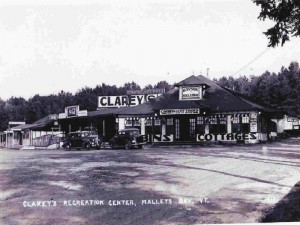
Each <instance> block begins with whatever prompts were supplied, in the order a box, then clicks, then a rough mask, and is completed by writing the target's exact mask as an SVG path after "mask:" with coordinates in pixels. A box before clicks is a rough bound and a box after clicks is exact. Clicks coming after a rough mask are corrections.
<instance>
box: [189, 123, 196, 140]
mask: <svg viewBox="0 0 300 225" xmlns="http://www.w3.org/2000/svg"><path fill="white" fill-rule="evenodd" d="M190 137H196V119H190Z"/></svg>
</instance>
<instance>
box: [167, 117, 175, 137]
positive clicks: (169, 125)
mask: <svg viewBox="0 0 300 225" xmlns="http://www.w3.org/2000/svg"><path fill="white" fill-rule="evenodd" d="M173 133H174V126H173V118H168V119H167V130H166V134H167V135H170V134H173Z"/></svg>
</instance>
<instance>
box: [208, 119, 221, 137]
mask: <svg viewBox="0 0 300 225" xmlns="http://www.w3.org/2000/svg"><path fill="white" fill-rule="evenodd" d="M209 124H210V126H209V133H212V134H216V133H219V132H218V121H217V117H212V118H210V119H209Z"/></svg>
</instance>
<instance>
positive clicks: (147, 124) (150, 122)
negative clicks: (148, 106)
mask: <svg viewBox="0 0 300 225" xmlns="http://www.w3.org/2000/svg"><path fill="white" fill-rule="evenodd" d="M145 126H152V119H151V118H150V119H146V123H145Z"/></svg>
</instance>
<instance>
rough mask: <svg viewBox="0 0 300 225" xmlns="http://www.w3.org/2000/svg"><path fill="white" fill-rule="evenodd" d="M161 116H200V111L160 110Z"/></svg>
mask: <svg viewBox="0 0 300 225" xmlns="http://www.w3.org/2000/svg"><path fill="white" fill-rule="evenodd" d="M159 114H160V115H161V116H165V115H184V114H200V109H161V110H160V111H159Z"/></svg>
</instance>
